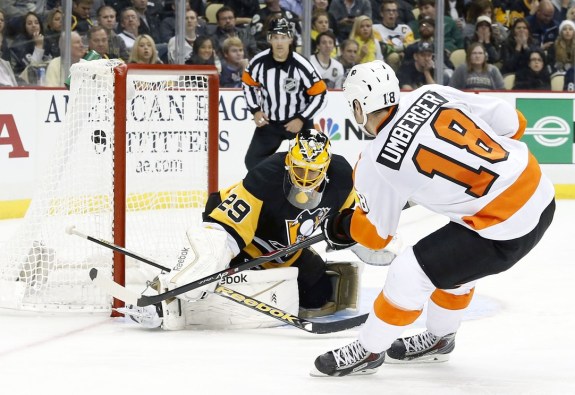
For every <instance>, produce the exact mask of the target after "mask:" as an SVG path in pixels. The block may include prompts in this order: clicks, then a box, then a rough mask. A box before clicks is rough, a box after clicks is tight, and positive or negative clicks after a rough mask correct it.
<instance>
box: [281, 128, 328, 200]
mask: <svg viewBox="0 0 575 395" xmlns="http://www.w3.org/2000/svg"><path fill="white" fill-rule="evenodd" d="M330 161H331V149H330V142H329V139H328V137H327V136H326V135H325V134H323V133H321V132H318V131H317V130H315V129H308V130H303V131H301V132H300V133H298V134H297V136H296V138H295V139H293V140H292V141H291V142H290V147H289V151H288V153H287V155H286V158H285V164H286V170H287V171H286V176H285V180H284V192H285V193H286V196H287V199H288V201H289V202H290V203H291V204H293V205H294V206H295V207H298V208H301V209H310V208H315V207H316V206H317V205H318V204H319V202H320V201H321V197H322V194H323V190H324V189H325V183H324V180H326V173H327V168H328V167H329V163H330Z"/></svg>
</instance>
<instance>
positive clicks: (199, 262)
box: [159, 227, 233, 300]
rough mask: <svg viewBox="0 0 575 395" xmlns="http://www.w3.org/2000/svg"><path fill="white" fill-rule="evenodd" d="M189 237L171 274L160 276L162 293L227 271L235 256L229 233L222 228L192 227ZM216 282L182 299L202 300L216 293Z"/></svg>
mask: <svg viewBox="0 0 575 395" xmlns="http://www.w3.org/2000/svg"><path fill="white" fill-rule="evenodd" d="M186 235H187V237H188V241H189V243H190V244H189V246H184V247H182V249H181V250H180V251H179V254H178V257H177V259H176V264H175V265H174V267H173V268H172V270H171V272H170V273H167V274H162V275H160V276H159V279H160V286H161V289H162V292H165V291H166V290H172V289H174V288H177V287H179V286H182V285H185V284H188V283H190V282H192V281H195V280H198V279H200V278H202V277H205V276H208V275H210V274H213V273H216V272H218V271H221V270H223V269H225V268H226V267H227V266H228V265H229V262H230V260H231V259H232V257H233V254H232V251H231V250H230V248H229V246H228V242H227V241H228V234H227V233H226V232H225V231H223V230H221V229H212V228H204V227H194V228H190V229H189V230H188V231H187V232H186ZM215 286H216V283H211V284H208V285H205V286H203V287H201V288H197V289H194V290H192V291H189V292H187V293H185V294H183V295H180V296H178V297H179V298H181V299H184V300H198V299H200V298H201V297H202V295H203V294H204V292H206V291H213V290H214V288H215Z"/></svg>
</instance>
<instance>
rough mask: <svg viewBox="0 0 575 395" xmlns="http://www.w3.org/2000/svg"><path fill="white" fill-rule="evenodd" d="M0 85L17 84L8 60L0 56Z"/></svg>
mask: <svg viewBox="0 0 575 395" xmlns="http://www.w3.org/2000/svg"><path fill="white" fill-rule="evenodd" d="M0 86H18V81H17V80H16V76H15V75H14V71H13V70H12V66H10V62H8V61H7V60H4V59H1V58H0Z"/></svg>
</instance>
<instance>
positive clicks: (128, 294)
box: [68, 228, 367, 334]
mask: <svg viewBox="0 0 575 395" xmlns="http://www.w3.org/2000/svg"><path fill="white" fill-rule="evenodd" d="M68 233H70V234H74V235H77V236H80V237H82V238H84V239H87V240H89V241H92V242H94V243H96V244H99V245H101V246H104V247H106V248H110V249H112V250H114V251H117V252H120V253H121V254H126V255H127V256H130V257H132V258H134V259H136V260H139V261H141V262H144V263H146V264H149V265H152V266H154V267H157V268H159V269H162V270H164V271H166V272H170V271H171V269H169V268H167V267H165V266H163V265H161V264H159V263H157V262H154V261H152V260H150V259H147V258H142V257H141V256H139V255H138V254H136V253H134V252H132V251H129V250H127V249H125V248H123V247H119V246H117V245H115V244H113V243H111V242H108V241H106V240H101V239H97V238H95V237H91V236H88V235H85V234H83V233H82V232H80V231H77V230H75V229H73V228H71V231H69V232H68ZM320 236H321V235H320ZM315 237H317V236H315ZM322 239H323V238H322ZM308 240H309V239H308ZM298 245H301V242H300V243H296V244H294V245H293V246H298ZM285 250H286V249H283V250H279V251H277V252H276V253H279V252H280V251H284V252H285ZM265 256H266V257H267V259H268V260H269V257H270V256H271V255H265ZM260 258H261V257H260ZM260 258H256V259H260ZM246 263H248V262H246ZM92 270H96V269H92ZM92 270H91V271H90V277H91V278H92V281H93V282H94V283H95V284H96V285H98V286H99V287H100V288H102V289H103V290H105V291H106V292H107V293H109V294H110V295H112V296H114V297H115V298H117V299H120V300H123V301H124V302H126V303H129V304H134V305H137V303H138V300H139V299H140V297H141V295H139V294H137V293H135V292H133V291H131V290H129V289H127V288H125V287H123V286H121V285H120V284H118V283H116V282H115V281H114V280H112V279H111V278H108V277H100V276H97V272H96V276H94V277H93V276H92ZM190 284H192V283H190ZM213 293H215V294H216V295H219V296H221V297H224V298H227V299H229V300H231V301H233V302H235V303H238V304H240V305H242V306H245V307H247V308H250V309H252V310H255V311H257V312H259V313H261V314H265V315H267V316H269V317H272V318H275V319H277V320H279V321H281V322H283V323H284V324H288V325H291V326H293V327H296V328H298V329H301V330H304V331H306V332H309V333H315V334H325V333H333V332H340V331H344V330H347V329H351V328H355V327H357V326H359V325H361V324H363V323H364V322H365V321H366V320H367V314H363V315H360V316H356V317H352V318H348V319H343V320H339V321H333V322H313V321H309V320H306V319H304V318H300V317H298V316H295V315H292V314H290V313H288V312H286V311H284V310H281V309H279V308H277V307H274V306H270V305H268V304H266V303H264V302H262V301H259V300H257V299H255V298H251V297H249V296H247V295H244V294H242V293H240V292H238V291H234V290H232V289H230V288H227V287H225V286H223V285H219V286H218V287H216V289H215V290H214V292H213Z"/></svg>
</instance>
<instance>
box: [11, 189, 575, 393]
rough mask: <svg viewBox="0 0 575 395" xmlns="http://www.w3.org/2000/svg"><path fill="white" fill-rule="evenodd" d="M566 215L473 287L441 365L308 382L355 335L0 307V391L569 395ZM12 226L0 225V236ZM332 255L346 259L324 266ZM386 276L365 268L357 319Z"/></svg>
mask: <svg viewBox="0 0 575 395" xmlns="http://www.w3.org/2000/svg"><path fill="white" fill-rule="evenodd" d="M574 219H575V200H571V201H568V200H563V201H558V209H557V212H556V214H555V219H554V222H553V224H552V226H551V228H550V229H549V231H548V232H547V234H546V235H545V237H544V238H543V240H542V241H541V243H540V244H539V245H538V246H537V247H536V248H535V249H534V250H533V251H532V252H531V254H530V255H529V256H528V257H526V258H525V259H523V260H522V261H521V262H519V263H518V264H517V265H515V266H514V267H513V268H512V269H510V270H509V271H507V272H505V273H502V274H499V275H496V276H491V277H488V278H485V279H482V280H481V281H479V283H478V285H477V288H476V292H475V299H474V301H473V303H472V304H471V306H470V308H469V312H468V314H467V315H466V319H465V320H464V322H463V324H462V326H461V328H460V330H459V332H458V334H457V341H456V344H457V346H456V348H455V351H454V352H453V353H452V356H451V360H450V361H448V362H446V363H441V364H427V365H411V366H406V365H401V366H398V365H384V366H383V367H382V368H380V369H379V371H378V372H377V373H376V374H375V375H371V376H359V377H344V378H312V377H310V376H309V374H308V372H309V370H310V368H311V366H312V363H313V361H314V359H315V358H316V356H317V355H319V354H321V353H324V352H326V351H328V350H330V349H332V348H336V347H339V346H341V345H344V344H347V343H349V342H351V341H353V340H354V339H355V337H356V335H357V330H349V331H346V332H340V333H335V334H328V335H313V334H309V333H306V332H303V331H300V330H297V329H295V328H291V327H280V328H273V329H253V330H233V331H232V330H227V331H209V330H205V331H180V332H165V331H161V330H143V329H141V328H139V327H137V326H136V325H134V324H131V323H128V322H126V321H124V320H123V319H121V318H109V317H107V316H103V315H74V316H70V315H42V314H34V313H24V314H23V313H17V312H12V311H8V310H0V394H5V395H20V394H26V395H28V394H30V395H34V394H62V395H67V394H74V395H76V394H78V395H80V394H81V395H89V394H98V395H104V394H120V393H122V394H143V395H147V394H150V395H155V394H162V395H171V394H180V393H181V394H202V395H203V394H230V395H236V394H290V395H294V394H301V395H307V394H313V395H320V394H329V395H334V394H358V395H368V394H379V395H382V394H394V395H395V394H414V395H430V394H441V395H444V394H446V395H449V394H505V395H509V394H511V395H512V394H521V395H524V394H534V395H539V394H561V395H563V394H575V362H574V359H575V308H574V307H573V300H574V297H573V283H574V280H575V265H574V262H573V256H575V238H574V234H575V232H573V228H574ZM437 224H438V222H437V220H436V219H435V218H433V217H427V219H424V220H419V221H415V222H413V223H409V221H404V222H403V228H402V237H403V239H404V241H406V242H407V243H411V242H413V241H414V240H416V239H417V238H419V237H421V235H422V234H425V232H427V231H428V230H429V229H430V228H431V227H434V226H437ZM13 225H14V222H13V221H0V239H1V238H2V237H5V236H6V235H7V234H8V232H9V231H10V230H12V229H13ZM318 249H319V250H321V247H320V248H318ZM334 254H335V255H334ZM337 254H340V255H339V257H340V258H342V257H343V258H345V257H348V256H345V255H341V254H345V253H341V252H340V253H331V254H330V255H331V256H330V258H334V257H337ZM386 272H387V269H386V268H385V267H373V266H366V268H365V271H364V274H363V278H362V285H363V297H362V307H361V310H362V311H367V310H368V309H369V307H370V305H371V301H372V299H373V298H374V297H375V295H376V294H377V292H378V290H379V289H380V287H381V285H382V284H383V281H384V279H385V275H386ZM423 322H424V321H423V318H420V319H418V320H417V321H416V323H415V324H414V325H412V326H411V328H410V329H409V331H411V332H413V331H416V330H420V329H421V328H422V327H423Z"/></svg>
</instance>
